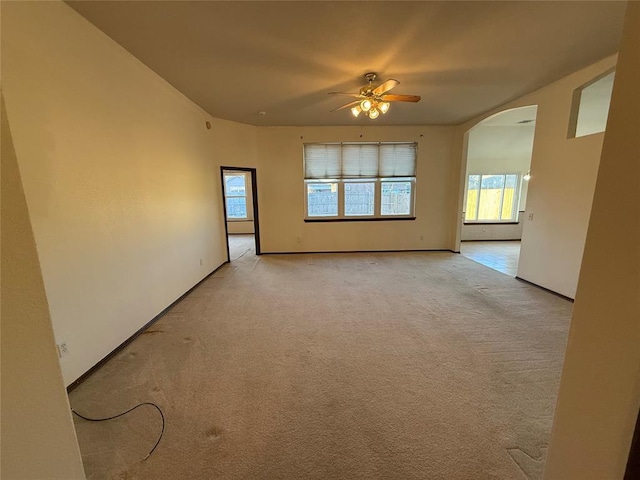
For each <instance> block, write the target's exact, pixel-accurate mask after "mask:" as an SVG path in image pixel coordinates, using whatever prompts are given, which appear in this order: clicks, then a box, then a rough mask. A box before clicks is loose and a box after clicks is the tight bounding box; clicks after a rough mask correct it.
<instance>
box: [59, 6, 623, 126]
mask: <svg viewBox="0 0 640 480" xmlns="http://www.w3.org/2000/svg"><path fill="white" fill-rule="evenodd" d="M68 3H69V4H70V5H71V6H72V7H73V8H74V9H76V10H77V11H78V12H79V13H81V14H82V15H84V16H85V17H86V18H87V19H88V20H90V21H91V22H93V23H94V24H95V25H96V26H97V27H98V28H100V29H101V30H103V31H104V32H105V33H107V35H109V36H111V37H112V38H113V39H114V40H116V41H117V42H118V43H120V44H121V45H122V46H124V47H125V48H126V49H127V50H129V51H130V52H131V53H132V54H133V55H135V56H136V57H138V58H139V59H140V60H141V61H142V62H144V63H145V64H146V65H148V66H149V67H150V68H151V69H153V70H154V71H155V72H157V73H158V74H159V75H160V76H162V77H163V78H164V79H166V80H167V81H168V82H169V83H171V84H172V85H174V86H175V87H176V88H177V89H178V90H180V91H181V92H182V93H184V94H185V95H186V96H187V97H189V98H190V99H191V100H193V101H194V102H195V103H197V104H198V105H200V106H201V107H202V108H203V109H204V110H206V111H207V112H209V113H210V114H211V115H212V116H214V117H218V118H224V119H228V120H234V121H237V122H243V123H248V124H253V125H369V124H374V125H428V124H455V123H460V122H462V121H464V120H466V119H468V118H471V117H473V116H475V115H478V114H480V113H483V112H485V111H487V110H489V109H491V108H493V107H495V106H498V105H501V104H503V103H505V102H507V101H509V100H511V99H514V98H517V97H519V96H521V95H523V94H525V93H528V92H531V91H533V90H535V89H537V88H539V87H541V86H543V85H546V84H548V83H550V82H551V81H554V80H556V79H558V78H561V77H563V76H565V75H567V74H569V73H571V72H573V71H576V70H578V69H580V68H582V67H585V66H587V65H589V64H591V63H593V62H595V61H597V60H600V59H602V58H604V57H606V56H608V55H610V54H612V53H615V52H616V51H617V48H618V43H619V41H620V36H621V31H622V23H623V16H624V9H625V2H619V1H603V2H597V1H584V2H583V1H567V2H565V1H545V2H543V1H538V2H525V1H489V2H477V1H470V2H456V1H449V2H446V1H444V2H438V1H409V2H403V1H373V2H369V1H334V2H329V1H326V2H325V1H284V2H272V1H257V2H251V1H235V2H234V1H224V2H223V1H193V2H192V1H112V0H109V1H68ZM369 71H374V72H378V74H379V79H380V80H381V81H382V80H386V79H387V78H395V79H397V80H399V81H400V85H399V86H397V87H396V88H395V89H394V90H393V92H392V93H398V94H410V95H420V96H422V100H421V101H420V103H417V104H407V103H403V104H400V103H394V104H392V107H391V109H390V111H389V113H387V114H386V115H384V116H381V117H380V118H379V119H377V120H375V121H372V120H369V119H367V118H362V117H364V116H362V115H361V118H358V119H355V118H353V117H352V116H351V114H350V112H349V110H348V109H347V110H341V111H338V112H333V113H332V112H330V110H332V109H334V108H336V107H338V106H340V105H341V104H343V103H346V102H347V101H348V97H335V96H330V95H328V92H332V91H343V92H355V91H357V89H358V88H359V87H360V86H361V85H362V84H364V80H363V77H362V76H363V75H364V73H366V72H369ZM260 111H264V112H266V115H264V116H260V115H258V112H260Z"/></svg>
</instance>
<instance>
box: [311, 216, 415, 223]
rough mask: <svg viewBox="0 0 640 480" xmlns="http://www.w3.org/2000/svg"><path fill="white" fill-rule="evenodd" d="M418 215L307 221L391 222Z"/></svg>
mask: <svg viewBox="0 0 640 480" xmlns="http://www.w3.org/2000/svg"><path fill="white" fill-rule="evenodd" d="M415 219H416V217H389V218H381V217H373V218H361V217H360V218H305V219H304V222H305V223H327V222H389V221H398V220H415Z"/></svg>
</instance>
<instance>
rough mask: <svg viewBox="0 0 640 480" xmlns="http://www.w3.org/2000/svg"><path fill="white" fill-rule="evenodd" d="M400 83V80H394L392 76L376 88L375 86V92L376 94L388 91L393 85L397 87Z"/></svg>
mask: <svg viewBox="0 0 640 480" xmlns="http://www.w3.org/2000/svg"><path fill="white" fill-rule="evenodd" d="M399 83H400V82H399V81H398V80H394V79H393V78H390V79H389V80H387V81H386V82H384V83H382V84H380V85H378V86H377V87H376V88H374V89H373V94H374V95H382V94H383V93H384V92H388V91H389V90H391V89H392V88H393V87H395V86H396V85H398V84H399Z"/></svg>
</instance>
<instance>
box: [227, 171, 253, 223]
mask: <svg viewBox="0 0 640 480" xmlns="http://www.w3.org/2000/svg"><path fill="white" fill-rule="evenodd" d="M247 176H248V172H240V171H234V170H226V171H225V172H223V188H224V201H225V212H226V218H225V220H226V221H227V222H249V221H252V220H253V218H252V216H251V215H249V213H250V210H249V200H248V198H249V197H248V195H247V188H248V187H249V183H248V182H247ZM227 177H242V178H243V179H244V195H237V194H229V192H227ZM229 198H244V203H245V212H246V216H244V217H241V218H238V217H235V218H231V217H229V204H228V203H227V199H229Z"/></svg>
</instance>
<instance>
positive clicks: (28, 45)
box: [2, 2, 255, 384]
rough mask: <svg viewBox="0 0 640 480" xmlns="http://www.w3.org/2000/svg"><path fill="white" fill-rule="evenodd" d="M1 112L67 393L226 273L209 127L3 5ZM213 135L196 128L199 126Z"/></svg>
mask: <svg viewBox="0 0 640 480" xmlns="http://www.w3.org/2000/svg"><path fill="white" fill-rule="evenodd" d="M2 16H3V18H2V27H3V28H2V67H3V68H2V70H3V71H2V73H3V90H4V93H5V98H6V103H7V111H8V114H9V116H10V117H11V122H12V132H13V135H14V141H15V147H16V153H17V157H18V163H19V167H20V171H21V173H22V177H23V182H24V189H25V194H26V198H27V204H28V206H29V210H30V213H31V219H32V224H33V230H34V235H35V238H36V243H37V247H38V253H39V255H40V261H41V265H42V273H43V278H44V283H45V288H46V292H47V296H48V299H49V305H50V309H51V317H52V320H53V326H54V330H55V336H56V338H57V340H58V342H62V341H64V342H66V343H67V345H68V347H69V350H70V353H69V355H68V356H66V357H64V358H62V359H61V364H62V370H63V374H64V377H65V380H66V383H67V384H69V383H70V382H72V381H73V380H75V379H76V378H77V377H78V376H79V375H81V374H82V373H84V372H85V371H86V370H87V369H88V368H90V367H91V366H92V365H94V364H95V363H96V362H98V361H99V360H100V359H101V358H103V357H104V356H105V355H107V354H108V353H109V352H110V351H112V350H113V349H114V348H115V347H116V346H118V345H119V344H120V343H121V342H123V341H124V340H125V339H126V338H128V337H129V336H130V335H131V334H132V333H134V332H135V331H137V330H138V329H139V328H140V327H141V326H142V325H144V324H145V323H146V322H148V321H149V320H151V319H152V318H153V317H154V316H155V315H157V314H158V313H159V312H161V311H162V310H163V309H164V308H165V307H167V306H168V305H169V304H170V303H171V302H173V301H174V300H176V299H177V298H178V297H180V295H182V294H183V293H184V292H185V291H186V290H187V289H189V288H190V287H191V286H193V285H194V284H195V283H197V282H198V281H199V280H200V279H202V278H203V277H204V276H205V275H206V274H208V273H209V272H211V271H212V270H214V269H215V268H216V267H218V266H219V265H220V264H221V263H222V262H224V261H225V260H226V247H225V245H224V223H223V221H224V220H223V216H222V190H221V182H220V170H219V165H220V164H222V163H226V164H228V163H229V162H238V163H239V164H250V163H251V162H253V159H254V155H255V150H254V142H253V139H254V137H255V128H254V127H248V126H244V125H238V124H234V123H232V122H226V121H223V120H216V119H211V118H210V117H208V115H206V114H205V113H203V112H202V111H201V110H200V109H199V108H197V107H196V106H195V105H194V104H193V103H192V102H190V101H189V100H188V99H186V98H185V97H184V96H183V95H181V94H179V93H178V92H177V91H176V90H175V89H173V88H172V87H171V86H170V85H168V84H167V83H166V82H165V81H164V80H162V79H161V78H160V77H158V76H157V75H156V74H155V73H153V72H152V71H150V70H149V69H148V68H147V67H145V66H144V65H142V64H141V63H140V62H139V61H138V60H136V59H135V58H134V57H132V56H131V55H130V54H129V53H128V52H126V51H125V50H124V49H123V48H121V47H120V46H118V45H117V44H116V43H115V42H113V41H112V40H111V39H109V38H108V37H107V36H106V35H104V34H103V33H102V32H100V31H99V30H97V29H96V28H95V27H94V26H93V25H91V24H90V23H89V22H87V21H86V20H85V19H84V18H82V17H81V16H80V15H78V14H77V13H76V12H75V11H74V10H72V9H71V8H70V7H69V6H67V5H66V4H65V3H62V2H13V3H7V2H3V6H2ZM207 120H209V121H211V122H212V128H211V129H210V130H208V129H207V128H206V127H205V121H207Z"/></svg>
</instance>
